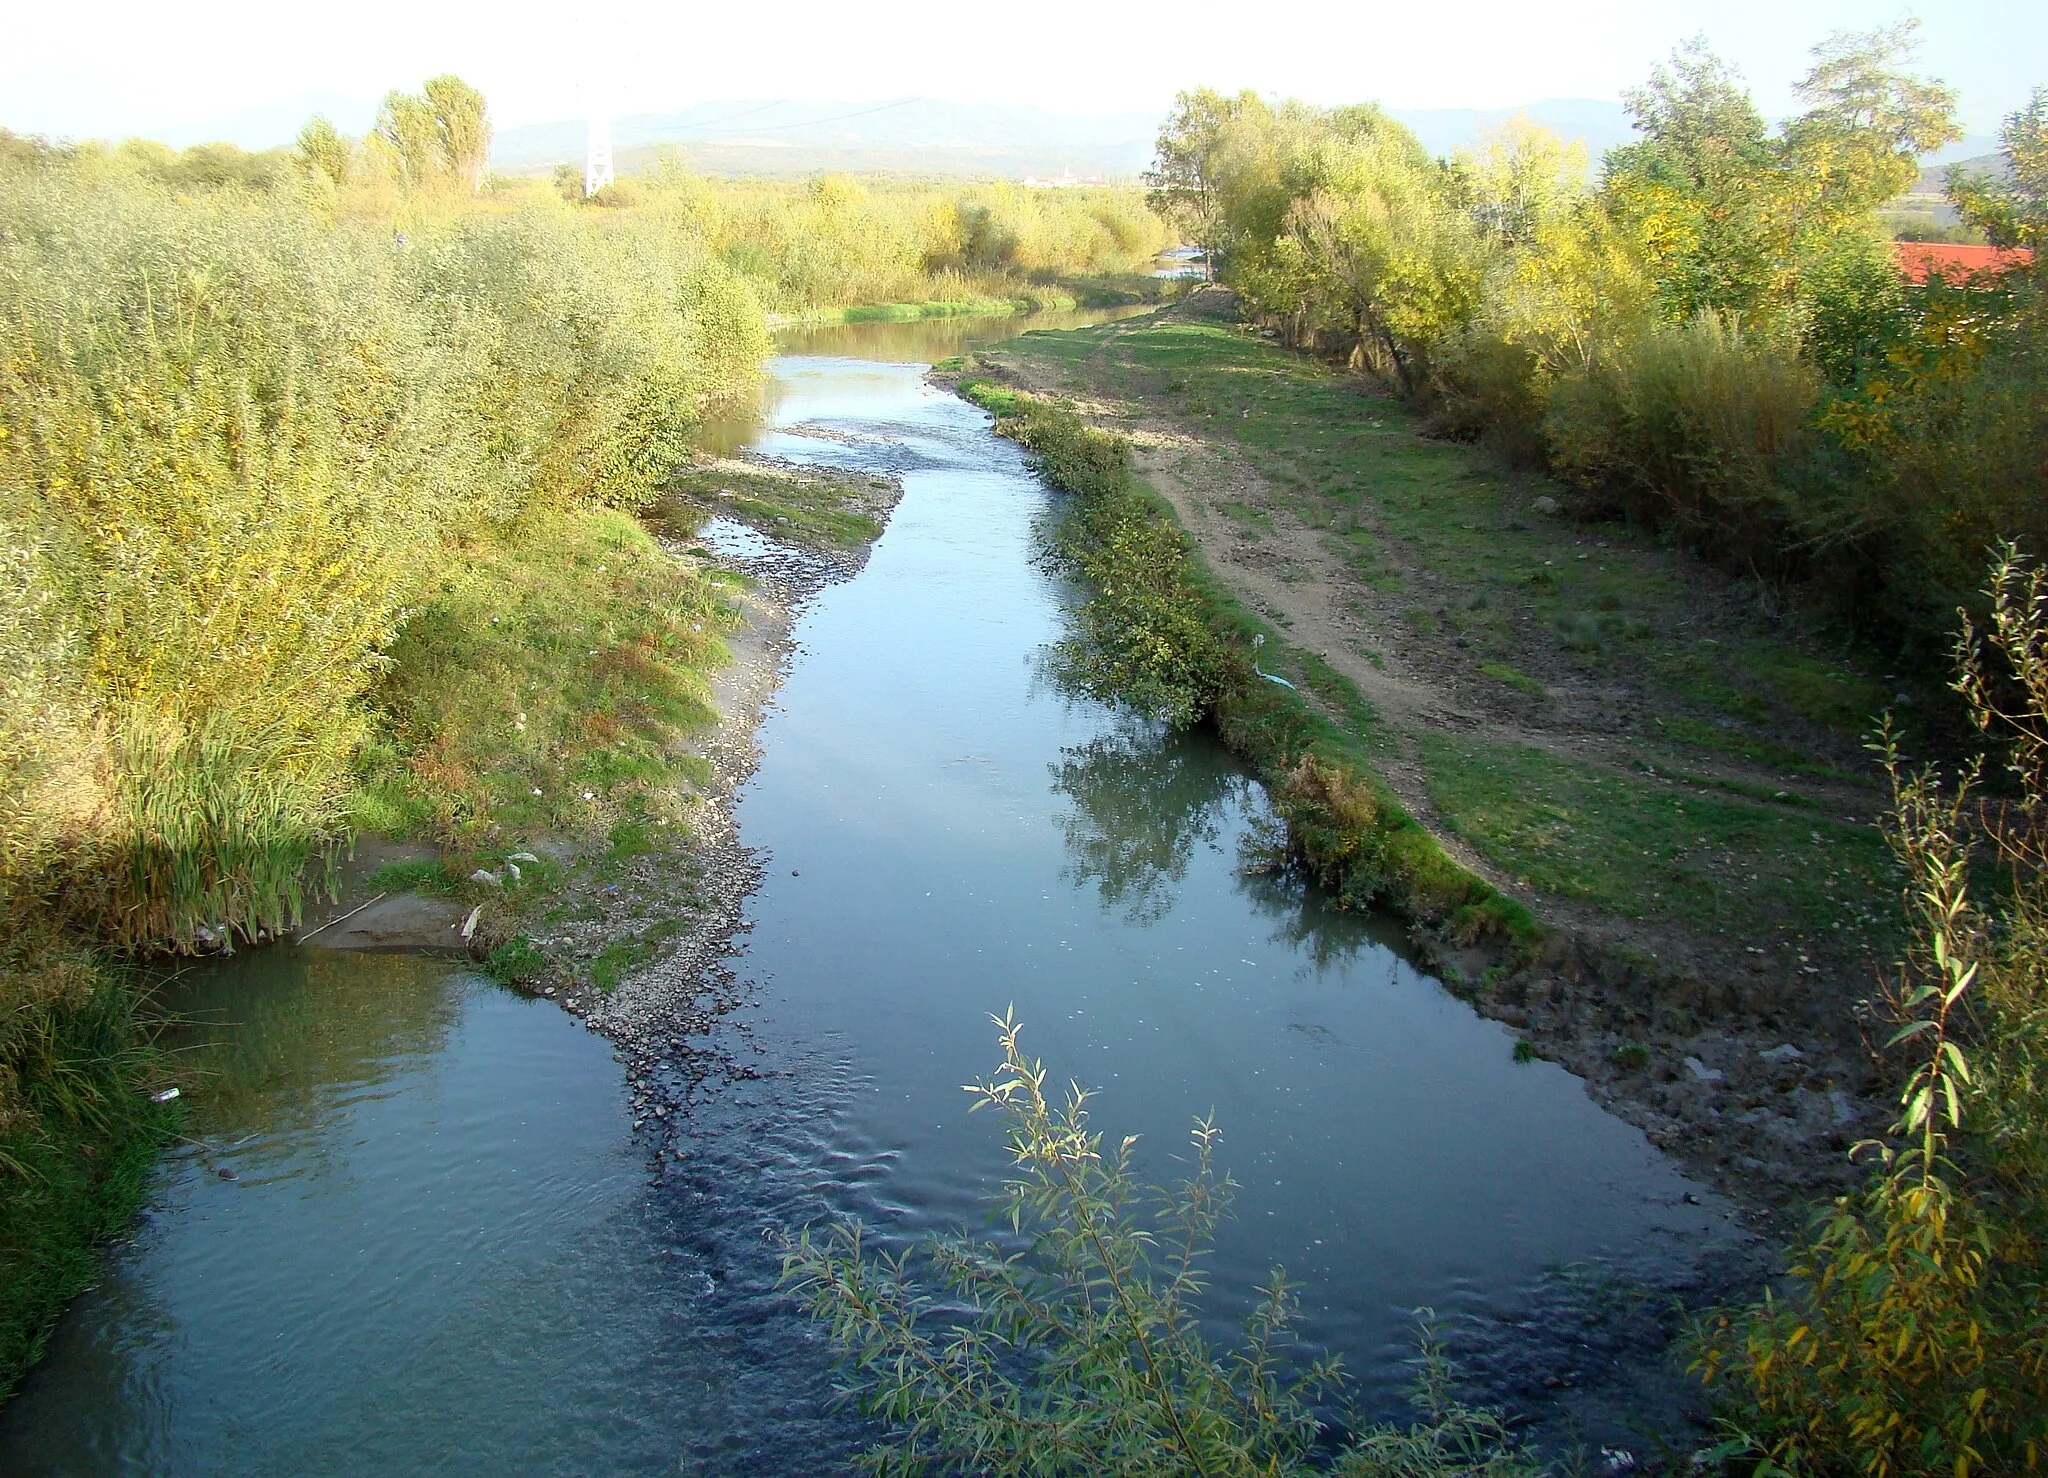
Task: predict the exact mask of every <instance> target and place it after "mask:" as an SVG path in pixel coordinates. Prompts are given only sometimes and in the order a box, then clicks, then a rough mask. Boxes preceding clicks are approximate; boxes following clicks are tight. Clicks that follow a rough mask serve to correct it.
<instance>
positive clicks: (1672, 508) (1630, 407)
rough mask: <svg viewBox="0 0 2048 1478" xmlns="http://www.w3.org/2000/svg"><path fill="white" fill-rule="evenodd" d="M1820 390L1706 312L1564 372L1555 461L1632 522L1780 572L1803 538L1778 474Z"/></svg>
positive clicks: (1762, 343)
mask: <svg viewBox="0 0 2048 1478" xmlns="http://www.w3.org/2000/svg"><path fill="white" fill-rule="evenodd" d="M1819 395H1820V384H1819V377H1818V376H1817V375H1816V374H1815V372H1814V371H1813V369H1812V368H1811V367H1810V366H1809V365H1806V364H1804V363H1802V362H1801V361H1800V360H1798V359H1797V358H1796V357H1795V356H1794V355H1793V354H1791V353H1789V352H1787V351H1786V350H1785V349H1783V348H1781V347H1779V346H1778V345H1776V344H1774V343H1771V342H1769V341H1767V340H1759V339H1754V338H1752V337H1750V336H1749V335H1747V334H1745V333H1743V332H1742V331H1741V330H1740V329H1739V328H1737V327H1736V326H1735V325H1734V324H1733V323H1732V322H1731V321H1729V320H1727V319H1724V318H1722V317H1721V316H1719V315H1717V314H1715V313H1711V312H1706V313H1701V314H1699V315H1698V316H1696V317H1694V318H1692V319H1691V320H1689V321H1687V322H1685V323H1682V324H1678V325H1672V326H1664V325H1654V326H1649V327H1646V328H1644V329H1643V330H1642V331H1641V332H1639V333H1638V334H1636V335H1635V336H1634V337H1632V338H1630V339H1628V340H1626V341H1624V342H1622V343H1620V344H1617V345H1615V346H1613V347H1611V348H1610V349H1608V350H1607V351H1606V352H1605V353H1603V354H1602V356H1601V357H1600V358H1598V359H1597V360H1595V361H1594V362H1593V363H1592V364H1590V365H1589V366H1588V367H1587V368H1586V369H1584V370H1583V371H1580V372H1578V373H1576V374H1572V375H1567V376H1564V377H1562V378H1561V379H1560V380H1559V381H1558V384H1557V387H1556V389H1555V391H1554V392H1553V393H1552V396H1551V400H1550V408H1549V413H1548V418H1547V428H1546V429H1547V431H1548V435H1549V438H1550V443H1551V449H1552V458H1553V461H1554V464H1555V466H1556V468H1557V470H1558V471H1559V472H1560V473H1561V474H1562V475H1564V476H1565V477H1567V478H1569V479H1571V480H1572V481H1575V482H1578V483H1579V484H1581V485H1582V486H1585V487H1587V488H1589V489H1592V490H1594V491H1596V492H1598V493H1603V494H1606V495H1608V496H1611V497H1614V498H1615V499H1617V500H1618V502H1619V503H1620V505H1621V507H1622V508H1623V509H1624V510H1625V511H1626V512H1627V513H1628V514H1629V515H1630V516H1631V517H1633V518H1635V519H1637V520H1639V521H1641V522H1643V523H1647V524H1650V525H1652V526H1656V527H1667V528H1672V529H1675V530H1676V531H1678V532H1679V533H1680V534H1681V535H1682V536H1683V537H1684V538H1685V539H1686V540H1687V541H1688V542H1689V543H1692V544H1694V545H1696V546H1697V547H1699V548H1701V549H1703V550H1705V551H1708V552H1711V553H1714V554H1718V555H1723V556H1728V557H1732V558H1734V559H1736V560H1737V561H1738V562H1742V563H1745V564H1749V565H1752V566H1754V567H1756V568H1759V569H1766V570H1771V571H1774V572H1782V571H1783V567H1784V566H1785V564H1786V562H1787V561H1788V559H1790V558H1791V557H1792V549H1793V546H1794V544H1795V541H1794V540H1793V539H1791V538H1790V537H1788V534H1787V523H1788V518H1787V514H1786V510H1785V507H1784V504H1785V498H1784V494H1783V492H1782V490H1781V480H1780V473H1781V471H1782V470H1783V469H1784V468H1785V467H1786V466H1787V465H1788V464H1789V463H1791V462H1793V461H1794V460H1796V459H1798V458H1799V457H1801V456H1802V455H1803V454H1804V453H1805V452H1806V450H1807V447H1808V444H1809V436H1810V430H1809V418H1810V417H1811V415H1812V412H1813V410H1814V407H1815V405H1816V404H1817V403H1818V400H1819Z"/></svg>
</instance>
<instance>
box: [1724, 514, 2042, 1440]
mask: <svg viewBox="0 0 2048 1478" xmlns="http://www.w3.org/2000/svg"><path fill="white" fill-rule="evenodd" d="M1989 596H1990V606H1991V616H1990V626H1989V630H1988V632H1987V633H1986V640H1985V642H1984V643H1983V644H1982V645H1981V646H1980V644H1979V641H1978V639H1977V636H1976V633H1975V632H1974V630H1972V628H1971V627H1970V626H1969V624H1968V623H1967V621H1966V624H1965V629H1964V636H1963V639H1962V642H1961V645H1960V648H1959V652H1960V671H1959V675H1958V679H1957V683H1956V687H1957V690H1958V692H1959V693H1961V694H1962V696H1963V698H1964V699H1965V701H1966V702H1967V704H1968V705H1969V708H1970V710H1971V712H1972V714H1973V715H1974V717H1975V719H1976V721H1977V724H1978V727H1979V729H1980V731H1981V732H1982V733H1983V735H1984V736H1985V738H1986V739H1987V740H1989V741H1992V742H1996V743H1999V744H2001V745H2002V746H2004V747H2005V750H2006V753H2007V755H2008V766H2009V769H2010V771H2011V773H2012V776H2013V778H2014V780H2015V781H2016V782H2017V784H2018V792H2019V793H2018V798H2017V799H2016V800H2014V801H2012V802H2009V803H2007V804H2005V805H2003V806H1995V807H1986V808H1982V809H1980V813H1979V816H1977V817H1973V816H1972V815H1971V814H1970V807H1969V802H1970V798H1971V794H1972V789H1973V781H1974V779H1975V772H1974V770H1973V771H1971V772H1969V773H1966V774H1965V775H1964V777H1963V779H1962V781H1961V783H1959V784H1958V785H1956V786H1955V787H1953V788H1952V789H1948V790H1944V789H1943V788H1942V787H1941V786H1940V785H1939V783H1938V782H1937V779H1936V777H1935V776H1934V775H1933V774H1932V773H1931V772H1929V771H1925V770H1922V771H1917V772H1909V771H1907V770H1906V769H1905V767H1904V764H1903V762H1902V761H1901V759H1900V757H1899V755H1898V752H1897V748H1896V745H1895V744H1894V743H1893V741H1892V740H1891V738H1890V736H1889V734H1887V735H1886V736H1885V740H1884V744H1883V753H1884V758H1885V760H1886V762H1887V764H1888V765H1889V766H1890V769H1891V773H1892V777H1893V784H1894V807H1893V813H1892V823H1891V830H1890V836H1891V840H1892V842H1893V845H1894V847H1895V849H1896V850H1897V853H1898V856H1899V858H1900V861H1901V862H1902V863H1904V864H1905V867H1906V869H1907V872H1908V874H1909V879H1910V881H1909V885H1908V903H1909V906H1910V909H1911V913H1912V917H1913V920H1914V924H1915V936H1914V941H1913V947H1912V949H1911V950H1910V952H1909V953H1908V956H1907V959H1906V961H1905V965H1904V968H1903V971H1902V973H1901V975H1900V977H1899V978H1898V980H1897V982H1896V984H1895V987H1894V990H1893V993H1892V1007H1893V1011H1894V1014H1895V1017H1896V1020H1897V1023H1898V1025H1897V1029H1896V1030H1895V1031H1894V1032H1893V1034H1892V1036H1891V1039H1890V1042H1889V1044H1888V1045H1889V1047H1890V1048H1891V1050H1892V1051H1893V1052H1894V1053H1895V1054H1896V1056H1897V1058H1898V1060H1899V1062H1900V1065H1901V1068H1902V1070H1903V1081H1902V1084H1901V1088H1900V1097H1899V1102H1900V1116H1899V1119H1898V1122H1897V1123H1896V1124H1895V1125H1894V1126H1893V1129H1892V1137H1891V1139H1890V1140H1889V1141H1881V1142H1873V1143H1870V1144H1867V1145H1865V1146H1863V1147H1861V1148H1862V1149H1863V1150H1864V1151H1865V1152H1868V1153H1872V1154H1874V1155H1875V1156H1876V1158H1877V1162H1878V1163H1877V1166H1876V1168H1875V1170H1874V1171H1873V1173H1872V1175H1871V1178H1870V1181H1869V1184H1868V1185H1867V1186H1866V1187H1865V1188H1864V1189H1863V1190H1861V1191H1859V1192H1857V1193H1855V1194H1853V1195H1850V1196H1845V1197H1843V1198H1842V1199H1841V1200H1839V1201H1837V1202H1836V1203H1835V1205H1834V1206H1833V1208H1832V1209H1830V1210H1829V1211H1827V1212H1825V1213H1823V1214H1822V1216H1821V1217H1820V1218H1819V1219H1818V1221H1817V1222H1816V1225H1815V1230H1814V1234H1813V1236H1812V1238H1811V1240H1810V1241H1809V1243H1808V1244H1807V1246H1806V1247H1805V1248H1804V1249H1803V1252H1802V1255H1801V1256H1800V1258H1799V1260H1798V1261H1797V1262H1796V1264H1795V1266H1794V1268H1793V1270H1792V1275H1791V1288H1790V1289H1789V1291H1788V1292H1787V1294H1786V1296H1784V1297H1783V1298H1778V1297H1767V1298H1766V1299H1765V1301H1764V1302H1763V1303H1762V1304H1760V1305H1758V1306H1755V1307H1753V1308H1750V1309H1747V1310H1736V1311H1727V1312H1724V1313H1722V1314H1721V1315H1719V1316H1717V1317H1716V1318H1715V1319H1713V1320H1712V1321H1710V1322H1709V1323H1708V1325H1707V1326H1706V1327H1705V1328H1704V1329H1703V1331H1702V1333H1701V1353H1700V1356H1699V1368H1700V1370H1701V1371H1702V1373H1703V1374H1704V1375H1705V1377H1706V1378H1707V1379H1709V1380H1716V1381H1719V1382H1721V1383H1722V1385H1723V1387H1724V1390H1725V1391H1726V1394H1727V1396H1728V1398H1729V1411H1728V1416H1727V1420H1728V1422H1729V1424H1730V1426H1731V1428H1732V1429H1733V1430H1734V1431H1735V1433H1736V1434H1737V1436H1738V1439H1739V1443H1740V1445H1741V1446H1742V1447H1744V1448H1746V1449H1747V1450H1748V1451H1749V1452H1751V1453H1752V1454H1754V1455H1755V1456H1757V1457H1759V1458H1761V1459H1762V1460H1763V1462H1764V1464H1766V1465H1767V1466H1768V1468H1769V1470H1770V1471H1782V1472H1788V1473H1815V1474H1821V1473H1856V1474H1873V1475H1891V1474H1899V1475H1908V1474H1935V1473H1940V1474H1956V1475H1968V1474H1970V1473H1972V1472H1986V1473H2010V1472H2021V1471H2026V1472H2033V1471H2037V1470H2038V1469H2039V1468H2040V1467H2041V1466H2042V1464H2043V1462H2044V1459H2048V1447H2044V1444H2048V1254H2044V1248H2048V1241H2044V1237H2048V1085H2044V1082H2043V1079H2042V1076H2041V1065H2042V1063H2043V1062H2044V1061H2048V1057H2044V1051H2043V1049H2044V1048H2048V968H2044V965H2048V868H2044V864H2048V852H2044V850H2043V846H2042V841H2041V830H2040V827H2041V822H2042V816H2043V805H2044V802H2048V578H2044V576H2043V574H2042V572H2041V571H2039V570H2038V569H2027V568H2025V567H2024V566H2023V564H2022V563H2021V562H2020V561H2019V559H2018V558H2017V556H2016V555H2015V554H2014V553H2013V551H2012V550H2011V547H2010V546H2007V549H2006V552H2005V555H2004V557H2003V558H2002V560H2001V561H2000V563H1999V564H1998V566H1997V568H1996V569H1995V570H1994V572H1993V575H1992V580H1991V586H1990V590H1989ZM1980 835H1981V836H1982V838H1983V839H1984V840H1985V841H1987V842H1988V843H1989V845H1990V846H1991V848H1992V851H1993V855H1994V860H1995V863H1996V866H1997V870H1998V872H1999V873H2000V874H2002V875H2003V879H2002V880H2003V881H2004V882H2005V883H2006V884H2007V887H2006V888H2005V889H2003V890H2001V891H2000V892H1999V893H1998V894H1996V895H1995V896H1994V898H1993V899H1992V900H1991V901H1990V902H1989V904H1988V905H1987V904H1985V903H1982V902H1979V901H1978V899H1977V898H1976V897H1974V896H1973V895H1972V891H1971V890H1972V864H1973V858H1972V853H1973V851H1974V849H1975V846H1976V839H1977V837H1978V836H1980Z"/></svg>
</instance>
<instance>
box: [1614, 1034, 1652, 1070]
mask: <svg viewBox="0 0 2048 1478" xmlns="http://www.w3.org/2000/svg"><path fill="white" fill-rule="evenodd" d="M1607 1060H1608V1062H1609V1063H1611V1064H1612V1065H1613V1067H1614V1069H1615V1071H1616V1072H1623V1073H1635V1072H1641V1071H1642V1070H1643V1069H1644V1068H1646V1067H1648V1066H1649V1065H1650V1049H1649V1048H1648V1047H1645V1046H1644V1045H1643V1044H1642V1043H1641V1042H1623V1043H1621V1044H1620V1045H1618V1046H1617V1047H1615V1048H1614V1049H1613V1050H1612V1051H1611V1052H1609V1053H1608V1054H1607Z"/></svg>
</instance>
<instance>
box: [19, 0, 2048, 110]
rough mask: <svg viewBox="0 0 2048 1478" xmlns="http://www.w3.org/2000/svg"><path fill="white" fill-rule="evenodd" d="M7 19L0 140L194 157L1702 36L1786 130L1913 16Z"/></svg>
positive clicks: (1369, 89)
mask: <svg viewBox="0 0 2048 1478" xmlns="http://www.w3.org/2000/svg"><path fill="white" fill-rule="evenodd" d="M10 9H12V10H13V14H12V15H11V16H10V17H9V19H8V20H7V22H6V27H5V29H6V31H7V33H8V34H7V44H6V46H5V47H4V49H0V127H7V128H11V129H13V130H15V131H16V132H19V133H46V134H50V135H53V136H58V137H70V138H89V137H115V136H122V135H127V134H142V135H147V136H161V137H178V136H183V137H184V138H185V139H186V141H189V137H190V130H191V129H192V128H193V127H194V126H196V125H200V124H203V123H205V122H207V121H208V120H217V119H223V118H227V117H230V116H232V115H236V114H247V113H249V112H250V111H252V110H274V111H275V112H276V113H277V115H278V117H279V118H280V119H283V118H288V117H294V116H299V113H298V110H299V109H300V108H301V107H303V106H305V105H308V104H312V105H319V106H324V107H326V108H328V109H329V110H330V111H332V112H334V113H335V114H336V115H337V117H336V121H337V122H340V123H343V124H344V126H350V125H353V126H355V127H361V126H362V124H363V122H365V121H366V119H351V118H348V117H347V116H346V115H347V113H348V112H349V109H350V105H351V104H353V105H354V107H355V108H357V109H363V108H367V107H368V106H370V105H371V104H373V103H374V101H375V100H376V99H377V98H378V97H379V96H381V95H382V94H383V93H384V92H385V91H386V90H387V89H389V88H392V87H413V86H416V85H417V84H418V83H419V82H420V81H421V80H422V79H423V78H425V77H428V76H431V75H433V74H436V73H440V72H449V71H452V72H456V73H458V74H460V75H461V76H462V77H464V78H465V79H466V80H468V81H469V82H471V83H473V84H474V85H476V86H478V87H480V88H481V89H482V90H483V91H484V93H485V95H486V96H487V97H489V99H490V101H491V105H492V113H493V116H494V118H495V120H496V121H497V123H498V124H499V126H500V127H509V126H516V125H518V124H522V123H536V122H544V121H549V120H554V119H562V118H574V117H580V116H583V114H584V113H585V111H586V110H587V108H588V107H589V106H590V103H589V101H588V100H590V99H593V98H594V99H596V100H597V101H598V105H599V106H602V107H604V108H606V109H607V110H608V111H610V112H612V113H615V114H627V113H642V112H663V111H668V110H672V109H676V108H679V107H683V106H686V105H688V104H691V103H697V102H704V101H711V100H718V99H727V98H789V99H799V100H800V99H806V98H816V99H831V100H835V101H836V100H841V99H868V98H872V99H877V100H887V99H892V98H898V97H908V96H923V97H936V98H945V99H951V100H958V101H987V102H998V103H1025V104H1035V105H1037V106H1040V107H1045V108H1049V109H1052V110H1055V111H1058V112H1069V113H1120V112H1131V111H1140V110H1148V109H1157V110H1160V111H1163V110H1164V109H1165V107H1166V106H1167V105H1168V104H1169V103H1170V102H1171V100H1172V97H1173V94H1174V92H1175V90H1176V89H1178V88H1182V87H1188V86H1197V85H1207V86H1213V87H1219V88H1224V89H1226V90H1231V91H1235V90H1237V89H1239V88H1243V87H1251V88H1255V89H1257V90H1259V91H1261V92H1264V93H1269V94H1276V95H1291V96H1295V97H1300V98H1304V99H1307V100H1308V101H1311V102H1318V103H1340V102H1356V101H1361V100H1366V99H1372V100H1376V101H1379V102H1382V103H1385V104H1387V105H1388V106H1390V107H1396V108H1466V107H1470V108H1501V107H1511V106H1515V105H1517V104H1522V103H1528V102H1533V101H1536V100H1538V99H1542V98H1602V99H1611V98H1615V97H1618V96H1619V95H1620V93H1621V90H1622V89H1623V88H1626V87H1629V86H1631V85H1633V84H1635V83H1638V82H1640V81H1641V80H1642V79H1643V78H1644V76H1645V75H1647V73H1648V71H1649V69H1650V67H1651V66H1652V65H1653V64H1654V63H1656V62H1657V61H1658V60H1659V59H1661V58H1663V57H1664V56H1666V55H1668V54H1669V52H1670V50H1671V48H1672V47H1673V46H1674V45H1675V44H1676V43H1678V42H1679V41H1681V40H1683V39H1684V38H1686V37H1688V36H1692V35H1695V34H1700V33H1704V34H1705V35H1706V36H1707V37H1708V39H1709V40H1710V41H1711V42H1712V43H1713V45H1714V46H1715V48H1716V49H1717V50H1719V51H1720V52H1721V53H1722V54H1723V55H1724V56H1726V57H1728V58H1729V59H1731V60H1732V61H1734V62H1735V63H1736V64H1737V65H1738V66H1739V67H1740V68H1741V69H1742V71H1743V72H1744V73H1745V75H1746V76H1747V77H1748V79H1749V81H1750V83H1751V86H1752V88H1753V90H1754V92H1755V95H1756V98H1757V101H1758V103H1759V105H1760V106H1761V107H1762V108H1763V110H1764V111H1765V112H1766V113H1767V114H1769V115H1772V116H1784V115H1786V114H1788V113H1791V112H1793V111H1795V104H1794V100H1793V97H1792V92H1791V83H1792V81H1793V79H1794V78H1796V77H1797V76H1798V75H1799V73H1800V72H1801V71H1802V70H1804V67H1805V64H1806V51H1807V48H1808V47H1810V46H1812V45H1813V44H1814V43H1815V42H1816V41H1819V40H1820V39H1821V38H1823V37H1824V36H1826V35H1828V34H1829V33H1831V32H1833V31H1836V30H1841V29H1868V28H1870V27H1873V26H1880V25H1888V24H1891V23H1893V22H1895V21H1898V20H1900V19H1902V18H1903V17H1905V16H1907V15H1910V14H1913V13H1914V12H1913V11H1912V10H1910V9H1908V8H1906V7H1903V6H1898V5H1892V4H1883V3H1871V0H1553V3H1549V4H1542V5H1537V4H1530V3H1526V0H1449V3H1438V4H1415V3H1413V0H1404V3H1389V0H1258V3H1255V4H1238V5H1228V6H1226V5H1220V4H1214V3H1209V0H1184V3H1181V4H1178V5H1133V4H1115V3H1108V4H1105V3H1103V0H1035V3H1033V4H1031V5H1029V6H1022V7H1018V6H1000V5H967V6H962V5H938V4H933V3H930V0H926V3H922V4H909V3H905V0H866V3H860V0H852V3H849V0H785V3H780V4H758V5H736V4H730V3H717V4H703V3H698V4H676V3H673V0H669V3H652V0H614V3H613V4H611V5H610V6H601V5H587V6H575V7H569V6H562V5H559V4H549V5H542V4H535V3H532V0H491V3H482V0H413V3H398V0H355V3H351V4H350V5H347V6H341V7H333V6H310V5H280V4H278V3H276V0H189V3H185V4H179V5H166V4H163V3H162V0H147V3H137V0H113V3H100V4H93V3H90V0H87V3H85V4H82V5H65V6H47V5H46V6H30V5H27V4H26V3H23V4H22V5H20V7H19V8H18V9H17V8H14V7H10ZM1919 14H1920V16H1921V18H1922V20H1923V21H1924V22H1925V25H1924V29H1923V31H1922V37H1923V49H1922V54H1921V65H1922V67H1923V68H1924V69H1925V70H1926V71H1929V72H1932V73H1933V74H1935V75H1937V76H1940V77H1942V78H1944V79H1945V80H1947V81H1948V82H1949V83H1951V84H1952V85H1954V86H1956V87H1958V88H1959V89H1960V90H1961V92H1962V119H1963V122H1964V125H1965V127H1966V128H1967V130H1968V131H1969V132H1970V133H1972V134H1991V133H1995V132H1996V131H1997V127H1998V122H1999V119H2000V118H2001V117H2003V116H2004V115H2005V114H2006V113H2008V112H2010V111H2012V110H2013V109H2014V108H2016V107H2018V106H2020V105H2021V104H2022V103H2023V102H2024V101H2025V100H2026V98H2027V95H2028V93H2029V92H2030V90H2031V89H2032V88H2033V87H2034V86H2035V85H2037V84H2042V83H2048V4H2044V3H2042V0H1939V3H1929V4H1924V5H1922V6H1921V7H1920V9H1919ZM308 110H310V109H308ZM279 126H280V128H282V124H280V125H279ZM290 131H291V130H289V129H284V130H283V132H282V133H281V134H280V136H279V138H278V139H277V140H276V141H278V142H282V141H283V140H284V138H286V137H288V136H289V133H290Z"/></svg>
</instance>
